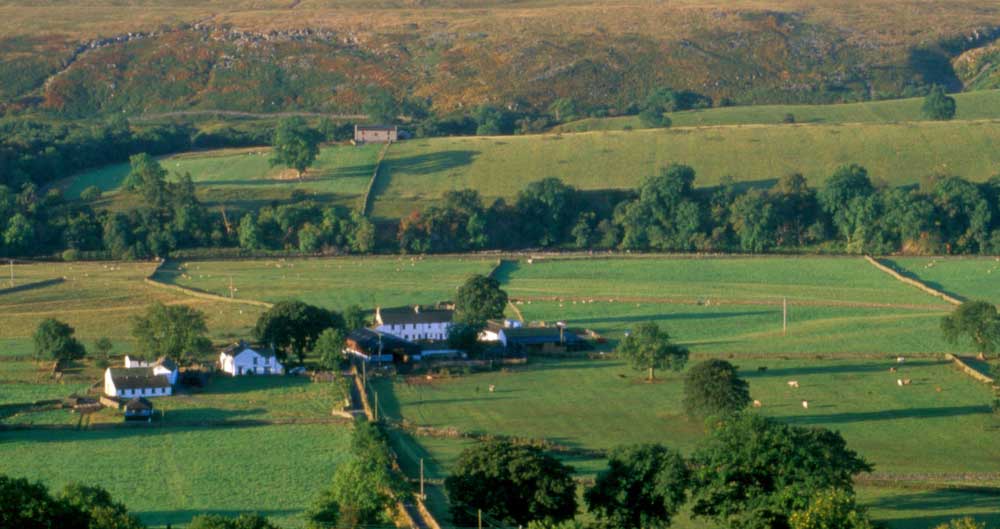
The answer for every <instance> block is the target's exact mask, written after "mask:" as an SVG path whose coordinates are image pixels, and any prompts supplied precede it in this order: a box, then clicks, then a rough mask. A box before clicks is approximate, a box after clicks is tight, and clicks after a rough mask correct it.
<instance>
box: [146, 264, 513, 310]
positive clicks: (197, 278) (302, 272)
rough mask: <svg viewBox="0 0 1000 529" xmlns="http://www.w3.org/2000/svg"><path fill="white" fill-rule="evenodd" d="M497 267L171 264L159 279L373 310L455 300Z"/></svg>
mask: <svg viewBox="0 0 1000 529" xmlns="http://www.w3.org/2000/svg"><path fill="white" fill-rule="evenodd" d="M496 264H497V259H496V258H495V257H494V258H490V257H486V256H466V257H343V258H339V257H338V258H324V259H266V260H245V261H228V260H227V261H191V262H176V261H170V262H169V263H167V265H166V266H164V267H163V268H161V269H160V271H159V272H157V274H156V279H157V280H158V281H162V282H164V283H169V284H175V285H180V286H184V287H191V288H197V289H199V290H204V291H207V292H212V293H215V294H219V295H229V285H230V279H232V284H233V286H234V287H235V288H236V289H237V291H236V297H237V298H244V299H256V300H263V301H271V302H274V301H280V300H285V299H300V300H302V301H305V302H307V303H313V304H317V305H322V306H324V307H328V308H332V309H343V308H344V307H347V306H349V305H353V304H357V305H361V306H362V307H364V308H368V309H373V308H375V307H376V306H383V307H391V306H398V305H411V304H416V303H435V302H438V301H446V300H450V299H452V298H453V297H454V292H455V289H456V288H458V286H459V285H460V284H462V282H463V281H465V279H466V278H467V277H468V276H470V275H472V274H488V273H489V272H490V270H492V269H493V267H494V266H496Z"/></svg>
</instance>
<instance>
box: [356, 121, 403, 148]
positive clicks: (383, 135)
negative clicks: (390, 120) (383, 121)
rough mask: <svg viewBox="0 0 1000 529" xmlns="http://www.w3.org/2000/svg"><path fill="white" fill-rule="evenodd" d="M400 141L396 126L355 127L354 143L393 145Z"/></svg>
mask: <svg viewBox="0 0 1000 529" xmlns="http://www.w3.org/2000/svg"><path fill="white" fill-rule="evenodd" d="M398 139H399V128H398V127H396V126H395V125H355V126H354V143H356V144H358V145H361V144H363V143H393V142H395V141H397V140H398Z"/></svg>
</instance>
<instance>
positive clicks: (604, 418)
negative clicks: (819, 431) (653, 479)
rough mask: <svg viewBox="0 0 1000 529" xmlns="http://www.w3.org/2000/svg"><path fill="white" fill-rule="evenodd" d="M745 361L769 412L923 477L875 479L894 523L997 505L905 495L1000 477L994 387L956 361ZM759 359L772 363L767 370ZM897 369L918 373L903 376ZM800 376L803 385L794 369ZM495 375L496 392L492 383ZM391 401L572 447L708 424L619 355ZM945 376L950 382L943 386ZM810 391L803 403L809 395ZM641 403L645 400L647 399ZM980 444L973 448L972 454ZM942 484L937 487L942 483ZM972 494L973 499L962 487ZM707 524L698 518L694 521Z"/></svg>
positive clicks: (592, 463) (428, 445)
mask: <svg viewBox="0 0 1000 529" xmlns="http://www.w3.org/2000/svg"><path fill="white" fill-rule="evenodd" d="M736 363H737V364H738V365H740V367H741V376H744V377H745V378H747V379H748V380H749V381H750V388H751V393H752V395H753V397H754V398H756V399H759V400H761V401H762V402H763V403H764V406H763V408H762V413H765V414H767V415H769V416H772V417H776V418H779V419H781V420H784V421H787V422H790V423H793V424H800V425H809V426H812V425H817V426H826V427H830V428H833V429H836V430H839V431H840V432H841V433H842V434H843V435H844V437H845V438H846V439H847V441H848V443H849V445H850V446H851V447H852V448H854V449H856V450H858V451H859V452H860V453H861V454H863V455H864V456H865V457H867V458H869V459H870V460H871V461H872V462H873V463H874V464H875V466H876V470H875V472H876V473H875V475H874V476H873V477H876V478H878V479H893V480H897V483H898V484H899V485H907V484H911V485H916V484H919V485H920V487H921V489H920V490H919V492H914V491H912V490H911V491H902V490H896V491H883V490H881V489H871V490H870V491H869V492H868V493H864V494H863V497H868V498H871V499H870V500H868V501H869V502H870V503H871V504H873V505H874V506H876V515H879V516H880V517H882V518H884V519H886V520H891V521H893V524H892V526H893V527H929V524H928V523H926V521H924V520H923V518H924V517H931V516H941V515H948V516H957V515H960V514H984V513H995V512H996V508H997V507H1000V500H998V499H997V498H996V496H986V497H985V498H984V499H981V500H980V503H979V504H978V505H977V506H976V508H975V509H972V508H970V507H969V506H968V505H966V504H964V503H963V501H964V500H969V499H970V498H975V497H976V496H975V495H972V496H969V495H966V494H959V493H956V494H953V496H955V497H956V498H955V501H954V502H953V503H950V504H941V503H934V502H932V501H930V498H928V502H927V504H924V505H918V504H917V502H915V501H911V502H902V501H901V502H899V503H896V504H893V499H894V498H897V497H898V498H900V499H902V498H907V497H915V496H921V495H927V496H929V497H930V496H933V495H934V494H939V495H944V496H947V495H948V493H947V492H939V491H936V490H935V487H936V486H937V485H945V484H954V483H956V482H959V483H963V484H967V485H968V484H975V485H990V486H996V485H998V484H1000V481H998V474H997V473H998V472H1000V452H998V448H997V446H996V443H994V442H993V437H994V436H993V432H994V431H995V430H996V428H997V427H998V424H997V419H996V418H995V417H993V416H991V414H990V412H989V407H988V402H989V398H990V392H989V390H988V388H985V387H983V386H981V385H979V384H976V383H974V382H972V381H971V380H969V379H968V378H967V377H965V376H964V375H962V374H961V373H959V372H957V371H955V370H954V369H953V368H952V367H951V366H950V364H947V363H944V362H940V361H933V360H919V361H913V360H911V361H910V362H909V363H907V364H906V365H905V366H904V367H903V368H901V369H900V374H899V375H897V374H891V373H889V372H888V368H889V367H890V366H892V365H894V363H893V362H892V361H891V360H890V359H883V360H865V359H843V360H818V359H809V360H753V361H752V362H750V361H745V362H740V361H739V360H736ZM759 366H764V367H767V368H768V370H767V371H765V372H760V371H758V370H757V368H758V367H759ZM897 376H905V377H908V378H912V379H913V380H914V385H912V386H908V387H904V388H900V387H898V386H897V385H896V384H895V379H896V377H897ZM788 380H797V381H799V383H800V385H801V387H800V388H799V389H798V390H795V389H791V388H789V387H788V386H787V384H786V381H788ZM490 384H495V385H496V388H497V389H496V392H495V393H488V392H486V391H485V389H484V388H485V387H486V386H488V385H490ZM377 387H378V390H379V396H380V401H381V403H382V405H383V410H384V412H385V413H387V415H388V416H390V417H393V418H395V419H404V418H405V419H406V420H407V421H409V422H410V423H411V424H414V425H421V426H429V427H434V428H441V429H446V428H456V429H457V430H459V431H462V432H470V433H475V432H489V433H499V434H505V435H514V436H520V437H530V438H537V439H547V440H549V441H552V442H555V443H558V444H560V445H563V446H566V447H569V448H570V449H581V448H582V449H607V448H611V447H613V446H616V445H618V444H622V443H636V442H662V443H665V444H668V445H670V446H674V447H676V448H679V449H681V450H684V451H690V450H691V449H693V448H694V447H695V446H696V445H697V442H698V440H699V439H700V437H701V435H702V431H703V427H702V425H701V424H700V423H698V422H697V421H692V420H689V419H687V418H686V417H685V416H684V415H683V412H682V410H681V408H680V405H679V403H680V397H681V395H680V392H681V384H680V378H679V376H678V375H676V374H673V373H669V374H666V373H662V374H661V378H660V381H659V382H658V383H656V384H652V385H650V384H646V383H643V382H642V381H641V374H640V373H637V372H635V371H633V370H631V369H630V368H629V367H628V366H627V365H625V364H623V363H621V362H618V361H614V360H606V361H601V360H563V361H535V362H534V363H533V364H532V365H530V366H528V367H526V368H521V369H512V370H510V371H509V372H502V373H498V372H493V373H484V374H476V375H469V376H463V377H459V378H454V379H441V378H438V379H435V380H433V381H429V382H428V381H426V380H425V379H423V378H420V377H414V378H409V379H403V378H401V379H397V381H396V382H395V383H391V382H390V381H388V380H383V381H381V382H380V383H379V384H378V386H377ZM938 388H940V391H938ZM804 399H805V400H809V401H810V408H809V410H804V409H803V408H802V407H801V405H800V401H801V400H804ZM637 403H641V405H637ZM416 440H417V442H419V443H420V445H421V448H422V450H424V451H425V452H423V453H421V452H419V451H417V452H415V454H416V455H417V456H423V457H427V458H428V459H429V460H430V461H431V462H432V465H431V468H432V472H440V473H443V472H444V471H446V469H447V468H448V467H449V466H450V465H451V464H452V463H453V461H454V458H455V457H456V455H457V453H458V451H460V450H461V448H462V446H464V444H465V443H467V441H456V440H448V439H426V438H424V437H419V438H417V439H416ZM969 454H974V456H972V457H970V456H969ZM567 461H568V462H569V463H570V464H573V465H574V466H576V468H577V470H578V471H579V472H581V473H583V474H593V473H595V472H597V471H599V470H600V469H601V468H602V466H603V461H602V460H601V459H600V458H597V459H595V458H592V457H586V456H582V455H581V456H573V455H570V456H569V457H568V459H567ZM932 492H933V494H932ZM959 498H962V499H959ZM692 527H698V525H692Z"/></svg>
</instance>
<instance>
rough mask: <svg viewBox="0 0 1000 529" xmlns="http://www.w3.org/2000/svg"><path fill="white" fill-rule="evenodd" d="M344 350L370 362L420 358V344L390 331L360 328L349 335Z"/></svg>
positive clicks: (408, 360)
mask: <svg viewBox="0 0 1000 529" xmlns="http://www.w3.org/2000/svg"><path fill="white" fill-rule="evenodd" d="M344 351H345V352H347V353H349V354H353V355H355V356H358V357H360V358H362V359H364V360H365V361H368V362H402V363H409V362H412V361H414V360H416V359H419V358H420V353H421V349H420V346H419V345H417V344H415V343H413V342H411V341H408V340H404V339H403V338H400V337H399V336H394V335H392V334H389V333H385V332H379V331H373V330H371V329H358V330H356V331H353V332H351V334H348V335H347V339H346V340H345V341H344Z"/></svg>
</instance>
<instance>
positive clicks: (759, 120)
mask: <svg viewBox="0 0 1000 529" xmlns="http://www.w3.org/2000/svg"><path fill="white" fill-rule="evenodd" d="M954 97H955V101H956V103H957V104H958V113H957V114H956V115H955V119H956V120H963V121H965V120H978V119H995V118H998V117H1000V90H982V91H978V92H966V93H961V94H954ZM923 102H924V100H923V98H908V99H893V100H887V101H869V102H864V103H843V104H839V105H750V106H737V107H722V108H708V109H702V110H688V111H683V112H673V113H671V114H670V120H671V122H672V125H673V126H674V127H700V126H718V125H752V124H760V125H777V124H781V123H783V122H784V120H785V116H786V115H788V114H791V115H792V116H794V118H795V122H796V123H822V124H831V123H841V124H842V123H896V122H903V121H924V120H926V119H927V118H925V117H924V115H923V113H922V112H921V106H922V105H923ZM626 127H630V128H633V129H641V128H645V126H644V125H643V124H642V122H641V121H639V117H638V116H622V117H615V118H587V119H581V120H578V121H572V122H569V123H566V124H564V125H560V126H558V127H556V131H560V132H587V131H597V130H623V129H625V128H626Z"/></svg>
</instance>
